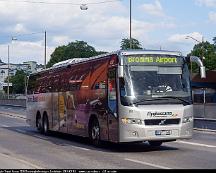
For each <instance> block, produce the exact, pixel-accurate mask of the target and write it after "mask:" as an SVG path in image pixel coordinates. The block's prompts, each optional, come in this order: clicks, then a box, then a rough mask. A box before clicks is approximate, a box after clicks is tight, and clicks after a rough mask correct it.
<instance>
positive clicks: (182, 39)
mask: <svg viewBox="0 0 216 173" xmlns="http://www.w3.org/2000/svg"><path fill="white" fill-rule="evenodd" d="M187 36H190V37H192V38H194V39H196V40H198V41H200V42H201V41H202V38H203V35H202V34H200V33H199V32H193V33H188V34H174V35H172V36H170V37H169V38H168V41H169V42H172V43H183V44H185V43H186V44H189V43H191V42H196V41H195V40H193V39H190V38H189V39H186V38H187Z"/></svg>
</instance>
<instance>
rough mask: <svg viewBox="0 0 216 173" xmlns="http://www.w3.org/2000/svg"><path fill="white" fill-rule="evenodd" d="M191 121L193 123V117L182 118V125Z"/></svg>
mask: <svg viewBox="0 0 216 173" xmlns="http://www.w3.org/2000/svg"><path fill="white" fill-rule="evenodd" d="M192 121H193V116H190V117H184V118H183V121H182V122H183V123H189V122H192Z"/></svg>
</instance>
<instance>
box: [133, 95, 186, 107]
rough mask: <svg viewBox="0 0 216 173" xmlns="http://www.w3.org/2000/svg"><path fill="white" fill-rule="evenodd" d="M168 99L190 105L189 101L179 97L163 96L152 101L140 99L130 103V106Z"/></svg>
mask: <svg viewBox="0 0 216 173" xmlns="http://www.w3.org/2000/svg"><path fill="white" fill-rule="evenodd" d="M168 99H175V100H180V101H182V102H184V103H186V104H190V102H189V101H187V100H184V99H181V98H179V97H175V96H165V97H158V98H154V99H142V100H139V101H137V102H133V103H130V105H133V104H135V105H136V104H139V103H142V102H146V101H147V102H148V101H157V100H168Z"/></svg>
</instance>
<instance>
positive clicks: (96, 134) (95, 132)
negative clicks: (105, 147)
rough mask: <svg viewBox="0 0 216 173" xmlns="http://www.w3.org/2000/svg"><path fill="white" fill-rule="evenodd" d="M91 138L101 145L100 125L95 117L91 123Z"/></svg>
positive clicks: (93, 141)
mask: <svg viewBox="0 0 216 173" xmlns="http://www.w3.org/2000/svg"><path fill="white" fill-rule="evenodd" d="M89 138H90V140H91V142H92V143H93V144H94V145H96V146H99V145H100V126H99V123H98V120H97V119H94V120H93V121H92V123H91V125H90V130H89Z"/></svg>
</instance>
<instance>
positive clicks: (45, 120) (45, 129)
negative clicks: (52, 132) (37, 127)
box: [43, 115, 49, 135]
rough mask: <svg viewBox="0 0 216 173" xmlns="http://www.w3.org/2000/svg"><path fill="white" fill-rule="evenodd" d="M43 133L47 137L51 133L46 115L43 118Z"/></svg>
mask: <svg viewBox="0 0 216 173" xmlns="http://www.w3.org/2000/svg"><path fill="white" fill-rule="evenodd" d="M43 133H44V134H45V135H48V133H49V121H48V118H47V116H46V115H45V116H44V117H43Z"/></svg>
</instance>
